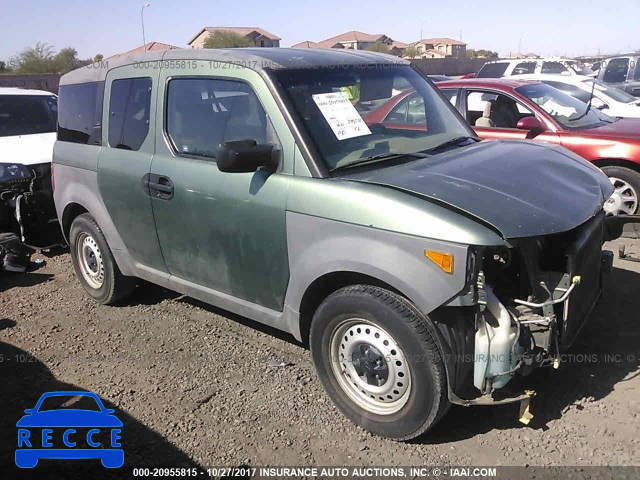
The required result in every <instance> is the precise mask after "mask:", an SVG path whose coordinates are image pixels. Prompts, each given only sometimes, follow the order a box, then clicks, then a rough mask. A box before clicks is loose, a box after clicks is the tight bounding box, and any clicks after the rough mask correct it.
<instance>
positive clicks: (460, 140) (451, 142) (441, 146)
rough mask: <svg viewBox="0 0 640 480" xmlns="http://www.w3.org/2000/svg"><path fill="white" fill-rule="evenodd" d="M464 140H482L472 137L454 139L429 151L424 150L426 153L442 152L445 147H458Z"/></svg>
mask: <svg viewBox="0 0 640 480" xmlns="http://www.w3.org/2000/svg"><path fill="white" fill-rule="evenodd" d="M463 140H474V141H480V140H481V139H480V138H478V137H470V136H464V137H454V138H452V139H451V140H447V141H446V142H442V143H441V144H440V145H436V146H435V147H433V148H429V149H427V150H423V151H424V152H435V151H437V150H440V149H442V148H445V147H449V146H451V145H457V144H458V143H460V142H462V141H463Z"/></svg>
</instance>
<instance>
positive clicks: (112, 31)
mask: <svg viewBox="0 0 640 480" xmlns="http://www.w3.org/2000/svg"><path fill="white" fill-rule="evenodd" d="M146 1H148V2H150V3H151V6H150V7H148V8H146V9H145V28H146V38H147V41H159V42H165V43H171V44H174V45H177V46H181V47H184V46H186V44H187V42H188V41H189V40H190V39H191V37H193V36H194V35H195V34H196V33H197V32H198V31H199V30H200V29H201V28H202V27H203V26H229V25H234V26H260V27H263V28H265V29H267V30H269V31H270V32H272V33H275V34H277V35H279V36H280V37H282V43H281V46H283V47H288V46H290V45H292V44H294V43H297V42H299V41H302V40H322V39H324V38H327V37H330V36H333V35H336V34H339V33H342V32H345V31H348V30H360V31H364V32H367V33H385V34H387V35H389V36H390V37H392V38H393V39H397V40H400V41H404V42H410V41H415V40H417V39H418V38H419V37H420V28H421V25H424V26H423V30H424V36H425V37H441V36H442V37H452V38H456V39H459V38H460V35H461V33H462V39H463V40H464V41H465V42H467V43H468V44H469V48H476V49H479V48H486V49H490V50H495V51H498V52H499V53H500V54H508V53H509V52H514V53H515V52H517V51H518V44H519V42H520V41H521V44H522V51H523V53H524V52H535V53H538V54H541V55H565V54H567V55H582V54H591V53H597V52H598V50H600V51H601V52H602V53H618V52H621V51H627V50H635V49H640V36H639V35H638V27H639V19H640V2H638V0H616V1H615V2H612V3H611V4H609V5H610V6H611V8H607V4H606V3H603V2H594V3H591V2H585V1H584V0H555V1H552V0H534V1H528V2H513V1H505V0H490V1H485V2H479V1H477V0H475V1H471V0H457V1H450V2H442V3H440V2H437V3H436V2H427V1H425V0H409V1H402V2H399V1H398V2H392V1H388V0H386V1H381V0H370V1H369V2H363V1H362V0H360V1H353V2H348V1H344V0H340V1H338V0H322V1H318V2H309V3H306V2H290V3H284V2H282V3H281V2H279V1H278V0H275V1H273V0H272V1H265V2H260V1H255V0H254V1H244V2H240V1H235V2H231V1H227V0H225V1H219V0H216V1H204V0H191V1H188V2H184V3H183V2H180V1H175V0H174V1H169V0H146ZM144 3H146V2H145V1H144V0H143V1H140V2H136V1H133V2H132V1H130V0H110V1H107V2H100V3H98V2H95V1H91V0H84V1H80V0H56V1H54V2H45V1H44V0H36V1H29V0H25V1H22V2H16V1H10V0H0V20H1V25H2V42H0V60H8V59H9V57H11V56H12V55H14V54H16V53H18V52H19V51H21V50H22V49H24V48H25V47H27V46H33V45H35V43H36V42H38V41H43V42H47V43H49V44H50V45H52V46H53V47H55V49H56V50H59V49H61V48H64V47H68V46H71V47H74V48H76V49H77V50H78V52H79V56H80V57H81V58H88V57H92V56H94V55H95V54H97V53H102V54H103V55H105V56H109V55H111V54H114V53H118V52H121V51H126V50H129V49H131V48H134V47H137V46H139V45H142V31H141V27H140V7H141V6H142V5H143V4H144ZM438 3H440V4H438ZM364 5H366V6H364Z"/></svg>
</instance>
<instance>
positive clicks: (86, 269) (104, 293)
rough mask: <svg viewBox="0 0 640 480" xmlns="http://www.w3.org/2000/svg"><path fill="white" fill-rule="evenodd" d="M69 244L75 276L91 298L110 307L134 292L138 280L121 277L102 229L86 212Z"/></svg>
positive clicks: (73, 231) (80, 218)
mask: <svg viewBox="0 0 640 480" xmlns="http://www.w3.org/2000/svg"><path fill="white" fill-rule="evenodd" d="M69 244H70V247H71V260H72V261H73V268H74V270H75V271H76V276H77V277H78V279H79V280H80V283H81V284H82V286H83V287H84V289H85V290H86V291H87V293H88V294H89V295H90V296H91V298H93V299H94V300H96V301H97V302H99V303H102V304H105V305H111V304H113V303H116V302H118V301H119V300H122V299H123V298H125V297H126V296H128V295H129V294H130V293H131V292H132V291H133V289H134V288H135V278H132V277H126V276H124V275H122V273H121V272H120V269H119V268H118V265H117V264H116V262H115V260H114V259H113V255H112V254H111V250H110V249H109V246H108V245H107V240H106V239H105V238H104V235H103V234H102V230H100V227H99V226H98V224H97V223H96V221H95V220H94V219H93V217H92V216H91V215H89V214H88V213H84V214H82V215H78V217H76V218H75V220H74V221H73V223H72V224H71V230H70V232H69Z"/></svg>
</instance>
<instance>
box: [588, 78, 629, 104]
mask: <svg viewBox="0 0 640 480" xmlns="http://www.w3.org/2000/svg"><path fill="white" fill-rule="evenodd" d="M592 81H593V80H591V79H587V80H583V82H584V83H586V84H587V85H588V86H589V89H591V87H592V85H591V82H592ZM595 82H596V87H595V88H596V90H598V91H600V92H602V93H604V94H605V95H606V96H607V97H610V98H613V99H614V100H615V101H616V102H622V103H633V102H637V101H638V98H637V97H634V96H633V95H630V94H628V93H627V92H625V91H624V90H620V89H619V88H616V87H611V86H609V85H607V84H606V83H602V82H601V81H600V80H596V81H595Z"/></svg>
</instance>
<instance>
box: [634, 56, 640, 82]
mask: <svg viewBox="0 0 640 480" xmlns="http://www.w3.org/2000/svg"><path fill="white" fill-rule="evenodd" d="M633 79H634V80H640V58H639V59H638V60H636V71H635V73H634V74H633Z"/></svg>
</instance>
